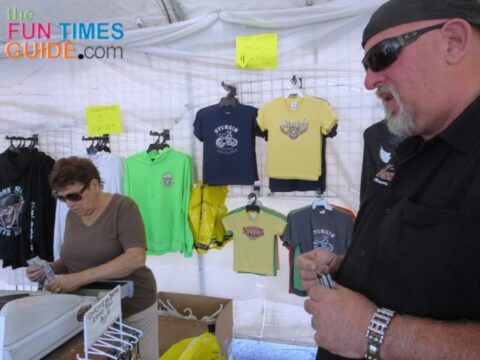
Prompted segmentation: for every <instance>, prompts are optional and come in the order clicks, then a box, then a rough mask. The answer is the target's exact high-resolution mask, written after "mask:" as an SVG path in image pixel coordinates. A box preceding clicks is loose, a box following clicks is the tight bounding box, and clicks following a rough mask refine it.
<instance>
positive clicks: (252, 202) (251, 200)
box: [245, 192, 260, 213]
mask: <svg viewBox="0 0 480 360" xmlns="http://www.w3.org/2000/svg"><path fill="white" fill-rule="evenodd" d="M245 211H246V212H251V211H254V212H257V213H259V212H260V205H258V203H257V194H255V193H253V192H252V193H250V194H248V205H247V206H245Z"/></svg>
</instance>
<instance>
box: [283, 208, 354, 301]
mask: <svg viewBox="0 0 480 360" xmlns="http://www.w3.org/2000/svg"><path fill="white" fill-rule="evenodd" d="M353 224H354V218H353V217H352V215H351V214H349V213H347V212H345V211H342V210H339V209H337V208H334V209H333V210H325V209H322V208H316V209H312V207H311V206H307V207H303V208H300V209H297V210H293V211H291V212H290V213H289V214H288V217H287V227H286V229H285V232H284V233H283V236H282V241H283V243H284V244H285V245H286V246H287V247H289V248H290V263H291V264H292V265H291V268H290V292H291V293H294V294H297V295H301V296H305V295H306V293H305V291H304V289H303V287H302V286H301V282H300V279H299V276H298V269H297V268H296V263H295V261H296V258H297V257H298V256H299V255H300V254H302V253H306V252H309V251H311V250H313V249H319V250H323V251H328V252H333V253H335V254H338V255H344V254H345V253H346V251H347V249H348V247H349V246H350V243H351V242H352V234H353Z"/></svg>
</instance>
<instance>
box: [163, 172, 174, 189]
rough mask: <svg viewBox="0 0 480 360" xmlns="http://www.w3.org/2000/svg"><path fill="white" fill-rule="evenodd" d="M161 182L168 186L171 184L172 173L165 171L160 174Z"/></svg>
mask: <svg viewBox="0 0 480 360" xmlns="http://www.w3.org/2000/svg"><path fill="white" fill-rule="evenodd" d="M162 184H163V185H165V186H170V185H172V184H173V175H172V174H171V173H168V172H167V173H165V174H163V176H162Z"/></svg>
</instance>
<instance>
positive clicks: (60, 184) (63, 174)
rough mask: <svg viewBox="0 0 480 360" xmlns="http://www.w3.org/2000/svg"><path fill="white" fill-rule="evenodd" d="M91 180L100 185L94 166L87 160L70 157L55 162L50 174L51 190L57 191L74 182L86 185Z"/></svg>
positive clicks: (98, 175)
mask: <svg viewBox="0 0 480 360" xmlns="http://www.w3.org/2000/svg"><path fill="white" fill-rule="evenodd" d="M93 179H97V180H98V182H99V183H100V174H99V172H98V169H97V168H96V166H95V165H94V164H93V163H92V162H91V161H90V160H88V159H84V158H79V157H77V156H71V157H67V158H62V159H59V160H57V161H56V162H55V164H54V165H53V170H52V172H51V174H50V186H51V188H52V189H53V190H59V189H62V188H64V187H66V186H68V185H72V184H74V183H76V182H79V183H81V184H83V185H87V184H88V183H89V182H90V181H92V180H93Z"/></svg>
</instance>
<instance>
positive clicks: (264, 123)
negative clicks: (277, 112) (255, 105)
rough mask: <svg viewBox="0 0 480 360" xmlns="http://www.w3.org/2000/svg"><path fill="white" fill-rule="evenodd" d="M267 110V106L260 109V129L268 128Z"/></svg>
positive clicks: (258, 120) (258, 118)
mask: <svg viewBox="0 0 480 360" xmlns="http://www.w3.org/2000/svg"><path fill="white" fill-rule="evenodd" d="M266 112H267V110H266V109H265V106H263V107H261V108H260V109H259V110H258V115H257V124H258V127H259V128H260V130H262V131H265V130H268V121H267V114H266Z"/></svg>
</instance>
